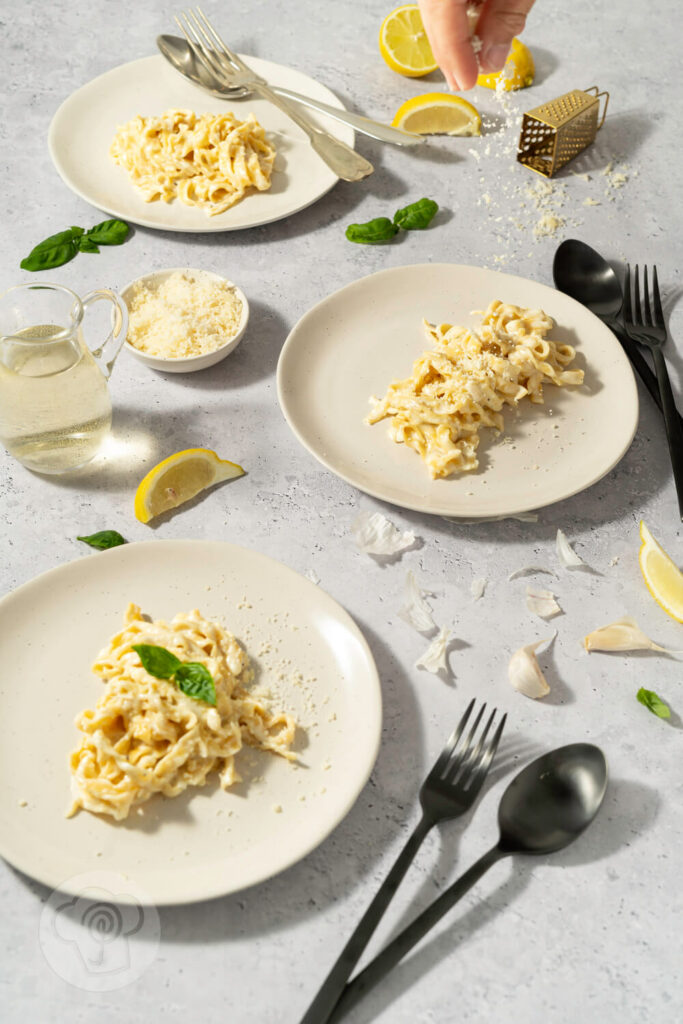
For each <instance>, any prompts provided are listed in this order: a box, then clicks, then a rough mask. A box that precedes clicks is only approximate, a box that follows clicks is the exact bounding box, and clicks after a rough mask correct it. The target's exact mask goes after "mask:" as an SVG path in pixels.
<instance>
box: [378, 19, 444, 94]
mask: <svg viewBox="0 0 683 1024" xmlns="http://www.w3.org/2000/svg"><path fill="white" fill-rule="evenodd" d="M379 52H380V53H381V54H382V56H383V57H384V60H385V61H386V63H387V64H388V65H389V67H390V68H391V70H392V71H397V72H398V73H399V75H406V76H407V77H408V78H420V76H421V75H428V74H429V73H430V71H436V69H437V67H438V66H439V65H438V64H437V63H436V61H435V60H434V54H433V53H432V48H431V46H430V45H429V40H428V39H427V33H426V32H425V30H424V25H423V24H422V17H421V15H420V8H419V7H418V6H417V4H403V5H402V6H401V7H397V8H396V9H395V10H393V11H392V12H391V14H387V16H386V18H385V19H384V21H383V22H382V26H381V28H380V30H379Z"/></svg>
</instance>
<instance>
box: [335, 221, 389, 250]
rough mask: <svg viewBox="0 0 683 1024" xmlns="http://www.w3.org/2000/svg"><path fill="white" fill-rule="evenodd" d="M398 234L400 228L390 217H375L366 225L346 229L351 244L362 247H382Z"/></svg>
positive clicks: (350, 226)
mask: <svg viewBox="0 0 683 1024" xmlns="http://www.w3.org/2000/svg"><path fill="white" fill-rule="evenodd" d="M396 234H398V227H397V226H396V224H392V222H391V221H390V220H389V218H388V217H375V219H374V220H369V221H368V222H367V223H366V224H349V226H348V227H347V229H346V237H347V238H348V240H349V242H358V243H359V244H360V245H380V244H381V243H382V242H389V241H390V240H391V239H392V238H393V237H394V235H396Z"/></svg>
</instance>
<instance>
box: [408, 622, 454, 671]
mask: <svg viewBox="0 0 683 1024" xmlns="http://www.w3.org/2000/svg"><path fill="white" fill-rule="evenodd" d="M450 635H451V631H450V629H447V628H446V627H445V626H444V627H443V629H440V630H439V632H438V633H437V634H436V636H435V637H434V639H433V640H432V642H431V643H430V645H429V647H428V648H427V650H426V651H425V652H424V654H423V655H422V657H421V658H418V659H417V661H416V662H415V668H424V669H426V670H427V672H432V673H433V674H434V675H438V674H439V672H447V673H448V674H449V675H450V672H451V669H450V666H449V664H448V661H447V658H446V648H447V647H448V639H449V637H450Z"/></svg>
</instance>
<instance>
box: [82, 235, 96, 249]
mask: <svg viewBox="0 0 683 1024" xmlns="http://www.w3.org/2000/svg"><path fill="white" fill-rule="evenodd" d="M78 251H79V252H99V251H100V247H99V245H95V243H94V242H93V240H92V238H88V236H87V235H82V236H81V237H80V238H79V239H78Z"/></svg>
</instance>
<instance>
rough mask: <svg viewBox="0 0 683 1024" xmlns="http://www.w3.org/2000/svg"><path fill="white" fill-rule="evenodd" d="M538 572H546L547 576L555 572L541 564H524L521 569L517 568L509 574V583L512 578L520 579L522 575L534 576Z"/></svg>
mask: <svg viewBox="0 0 683 1024" xmlns="http://www.w3.org/2000/svg"><path fill="white" fill-rule="evenodd" d="M536 573H545V574H546V575H547V576H554V575H555V573H554V572H553V571H552V569H545V568H544V567H543V566H541V565H523V566H522V568H521V569H515V571H514V572H511V573H510V575H509V576H508V583H511V582H512V580H516V579H519V577H520V576H534V575H535V574H536Z"/></svg>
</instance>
